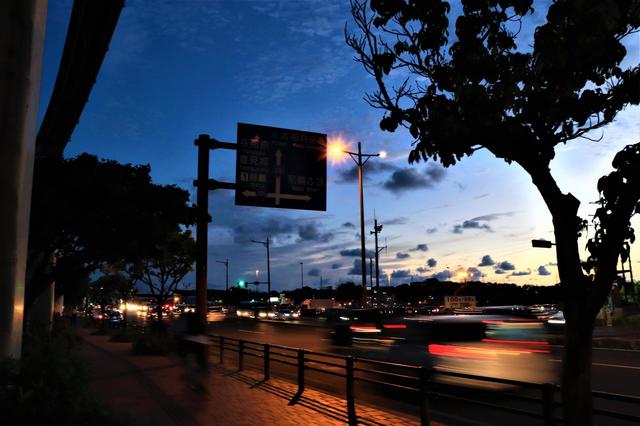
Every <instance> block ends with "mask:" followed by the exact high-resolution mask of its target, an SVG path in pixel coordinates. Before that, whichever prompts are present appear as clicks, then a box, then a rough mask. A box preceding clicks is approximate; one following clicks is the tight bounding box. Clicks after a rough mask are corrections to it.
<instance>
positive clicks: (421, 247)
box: [409, 244, 429, 251]
mask: <svg viewBox="0 0 640 426" xmlns="http://www.w3.org/2000/svg"><path fill="white" fill-rule="evenodd" d="M428 250H429V246H427V245H426V244H418V245H417V246H416V247H415V248H412V249H411V250H409V251H428Z"/></svg>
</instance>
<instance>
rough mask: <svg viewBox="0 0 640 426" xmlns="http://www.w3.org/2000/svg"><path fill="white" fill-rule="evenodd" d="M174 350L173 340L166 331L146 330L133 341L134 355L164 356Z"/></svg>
mask: <svg viewBox="0 0 640 426" xmlns="http://www.w3.org/2000/svg"><path fill="white" fill-rule="evenodd" d="M174 348H175V343H174V340H173V338H172V337H171V336H170V335H169V334H168V333H167V332H166V331H157V330H147V331H145V332H144V333H141V334H137V335H136V336H135V337H134V339H133V345H132V347H131V350H132V351H133V353H134V354H135V355H166V354H168V353H169V352H172V351H173V350H174Z"/></svg>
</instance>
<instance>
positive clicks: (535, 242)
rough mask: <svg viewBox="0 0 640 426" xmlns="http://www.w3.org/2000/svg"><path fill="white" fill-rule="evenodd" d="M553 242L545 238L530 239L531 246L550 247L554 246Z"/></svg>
mask: <svg viewBox="0 0 640 426" xmlns="http://www.w3.org/2000/svg"><path fill="white" fill-rule="evenodd" d="M555 245H556V244H555V243H552V242H551V241H547V240H531V247H536V248H551V246H555Z"/></svg>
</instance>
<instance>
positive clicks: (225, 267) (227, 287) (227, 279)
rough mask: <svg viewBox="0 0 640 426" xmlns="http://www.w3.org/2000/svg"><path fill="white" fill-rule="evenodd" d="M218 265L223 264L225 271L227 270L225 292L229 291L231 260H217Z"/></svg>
mask: <svg viewBox="0 0 640 426" xmlns="http://www.w3.org/2000/svg"><path fill="white" fill-rule="evenodd" d="M216 263H222V264H223V265H224V269H225V281H224V283H225V284H224V290H225V291H229V259H225V260H216Z"/></svg>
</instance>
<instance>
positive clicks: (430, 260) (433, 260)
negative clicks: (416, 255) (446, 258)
mask: <svg viewBox="0 0 640 426" xmlns="http://www.w3.org/2000/svg"><path fill="white" fill-rule="evenodd" d="M437 264H438V261H437V260H435V259H434V258H433V257H432V258H430V259H429V260H427V265H428V266H429V268H434V267H435V266H436V265H437Z"/></svg>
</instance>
